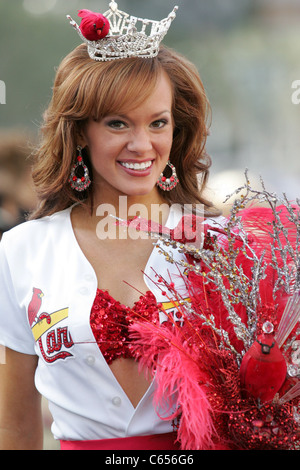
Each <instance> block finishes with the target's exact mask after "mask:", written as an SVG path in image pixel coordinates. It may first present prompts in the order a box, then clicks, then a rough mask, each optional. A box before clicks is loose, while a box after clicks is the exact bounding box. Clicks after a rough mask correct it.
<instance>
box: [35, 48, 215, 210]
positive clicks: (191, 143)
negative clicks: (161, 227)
mask: <svg viewBox="0 0 300 470" xmlns="http://www.w3.org/2000/svg"><path fill="white" fill-rule="evenodd" d="M162 73H163V75H164V77H165V79H166V77H168V80H169V87H170V88H171V90H172V106H171V109H170V104H169V103H167V108H166V107H164V106H162V107H161V106H160V107H159V109H155V111H154V112H155V113H163V112H165V111H168V113H169V114H167V115H164V114H159V115H158V116H155V117H154V120H153V121H152V122H151V123H147V125H148V126H149V125H150V124H151V130H152V133H158V134H160V133H161V132H163V134H165V126H166V125H165V124H164V121H165V120H166V117H167V118H168V122H169V124H167V128H170V127H169V126H170V124H171V122H170V121H171V120H172V121H173V126H174V129H173V136H172V137H173V142H172V148H171V152H170V162H171V163H172V164H173V165H174V167H175V168H176V172H177V175H178V178H179V181H180V184H178V185H177V187H176V188H175V189H174V190H173V191H172V192H168V193H166V192H164V191H161V190H159V191H160V194H161V197H163V198H164V199H165V200H166V201H167V202H174V203H181V204H199V203H200V204H201V203H203V204H204V206H205V208H206V211H207V213H208V214H209V213H214V208H213V206H212V205H211V204H210V203H209V202H208V201H206V200H205V199H204V198H203V196H202V190H203V189H204V186H205V183H206V180H207V177H208V171H209V167H210V158H209V156H208V155H207V154H206V152H205V143H206V137H207V126H208V125H209V124H208V119H209V111H210V107H209V103H208V100H207V98H206V95H205V92H204V88H203V85H202V82H201V79H200V77H199V74H198V71H197V70H196V68H195V66H194V65H193V64H191V63H190V62H189V61H188V60H187V59H186V58H184V57H182V56H181V55H180V54H178V53H176V52H174V51H172V50H170V49H168V48H166V47H164V46H161V47H160V50H159V53H158V56H157V57H154V58H152V59H149V60H144V59H141V58H136V57H133V58H130V59H127V60H117V61H111V62H96V61H93V60H91V59H90V57H89V55H88V53H87V47H86V45H81V46H78V47H77V48H76V49H75V50H74V51H73V52H71V53H70V54H69V55H68V56H67V57H66V58H65V59H64V60H63V61H62V63H61V65H60V67H59V68H58V71H57V76H56V80H55V83H54V88H53V98H52V100H51V103H50V105H49V107H48V109H47V111H46V113H45V122H44V126H43V129H42V131H43V136H44V138H43V141H42V142H41V146H40V149H39V150H38V155H37V157H38V159H37V164H36V166H35V170H34V174H33V176H34V179H35V181H36V186H37V191H38V193H39V197H40V205H39V207H38V209H37V211H36V212H35V213H34V214H33V216H32V217H34V218H39V217H42V216H44V215H49V214H51V213H54V212H56V211H57V210H62V209H65V208H66V207H68V206H70V204H73V203H75V202H78V201H81V202H82V201H86V200H88V199H89V200H90V197H91V195H92V194H93V192H94V185H93V184H92V185H91V186H90V188H89V189H88V191H86V192H84V193H83V194H77V193H76V192H74V191H72V189H71V188H70V185H69V182H68V181H69V175H70V171H71V167H72V165H73V164H74V161H76V147H77V145H78V144H79V143H80V142H82V139H83V138H84V135H85V132H86V129H87V126H88V125H91V122H92V121H94V124H93V128H94V127H95V125H96V123H100V122H102V124H103V122H104V121H102V120H103V119H104V118H105V119H106V118H107V117H109V116H110V120H111V124H110V132H111V133H113V132H121V133H124V132H125V131H124V129H122V130H121V129H120V126H121V127H122V126H126V123H123V122H122V117H123V116H124V115H126V114H127V113H128V112H129V111H132V110H133V108H138V107H139V106H140V105H141V104H142V103H144V102H145V101H146V100H147V99H148V98H149V97H150V96H151V94H152V93H153V91H154V90H155V88H156V87H157V84H158V80H159V79H160V78H161V76H162ZM170 111H171V113H172V116H170ZM91 120H92V121H91ZM113 121H114V122H113ZM157 127H158V129H157ZM117 128H118V129H117ZM102 145H105V142H102ZM83 158H84V161H85V163H86V165H87V167H88V168H89V171H90V174H91V179H92V181H93V171H94V168H93V165H92V164H91V155H90V149H89V148H88V146H87V147H85V148H84V149H83ZM126 158H128V157H126ZM133 160H134V158H133ZM130 163H132V162H130ZM133 163H136V162H135V161H134V162H133ZM199 181H200V187H199Z"/></svg>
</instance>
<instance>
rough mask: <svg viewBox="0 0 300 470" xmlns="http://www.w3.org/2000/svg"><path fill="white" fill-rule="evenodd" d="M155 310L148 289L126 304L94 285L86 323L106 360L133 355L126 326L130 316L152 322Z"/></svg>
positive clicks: (153, 297)
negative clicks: (93, 293) (87, 322)
mask: <svg viewBox="0 0 300 470" xmlns="http://www.w3.org/2000/svg"><path fill="white" fill-rule="evenodd" d="M157 312H158V306H157V302H156V299H155V296H154V295H153V294H152V292H150V291H148V292H147V293H146V294H145V295H143V296H141V297H140V299H139V300H138V301H137V302H136V303H135V304H134V306H133V308H129V307H126V306H125V305H122V304H121V303H120V302H118V301H116V300H115V299H114V298H113V297H111V295H110V294H109V293H108V292H106V291H103V290H100V289H97V294H96V298H95V300H94V304H93V307H92V311H91V315H90V325H91V328H92V331H93V334H94V337H95V340H96V342H97V344H98V346H99V348H100V350H101V352H102V354H103V356H104V358H105V360H106V361H107V363H108V364H111V363H112V362H113V361H114V360H115V359H118V358H120V357H123V358H131V357H133V352H132V350H131V345H130V338H129V326H130V325H131V324H132V322H133V321H134V320H139V321H140V320H141V319H143V320H144V321H151V322H156V319H157V318H158V316H157Z"/></svg>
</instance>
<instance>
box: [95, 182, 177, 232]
mask: <svg viewBox="0 0 300 470" xmlns="http://www.w3.org/2000/svg"><path fill="white" fill-rule="evenodd" d="M93 201H94V202H93V217H97V218H98V220H99V217H105V216H107V214H109V215H112V216H115V217H118V218H120V219H122V220H128V219H131V218H133V217H136V216H140V217H142V218H145V219H148V220H153V221H154V222H157V223H161V224H164V223H165V222H166V219H167V217H168V214H169V204H168V203H167V202H166V201H165V200H164V199H163V198H162V196H161V195H160V193H159V191H158V189H157V188H154V189H153V191H151V193H150V194H146V195H142V196H140V195H138V196H127V195H125V194H120V193H118V194H117V193H111V194H109V193H107V192H106V193H105V196H104V195H101V194H99V193H98V194H94V195H93Z"/></svg>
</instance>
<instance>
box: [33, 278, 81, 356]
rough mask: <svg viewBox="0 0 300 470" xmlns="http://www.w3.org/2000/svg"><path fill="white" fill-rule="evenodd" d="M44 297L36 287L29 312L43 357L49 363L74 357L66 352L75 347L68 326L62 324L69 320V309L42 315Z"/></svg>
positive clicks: (35, 337)
mask: <svg viewBox="0 0 300 470" xmlns="http://www.w3.org/2000/svg"><path fill="white" fill-rule="evenodd" d="M43 297H44V293H43V292H42V290H41V289H39V288H37V287H34V288H33V294H32V298H31V301H30V303H29V305H28V310H27V315H28V321H29V324H30V327H31V330H32V334H33V337H34V339H35V341H36V342H37V343H38V345H39V348H40V351H41V354H42V357H43V359H44V360H45V361H46V362H47V363H53V362H55V361H57V360H58V359H63V360H64V359H66V358H69V357H73V355H72V354H71V353H70V352H67V351H66V349H70V348H72V347H73V345H74V343H73V340H72V338H71V335H70V333H69V331H68V326H65V325H62V323H61V322H63V321H64V320H66V319H67V318H68V313H69V309H68V308H63V309H60V310H56V311H55V312H52V313H50V314H49V313H46V312H41V313H40V309H41V305H42V298H43ZM57 325H59V326H57Z"/></svg>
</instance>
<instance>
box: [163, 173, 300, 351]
mask: <svg viewBox="0 0 300 470" xmlns="http://www.w3.org/2000/svg"><path fill="white" fill-rule="evenodd" d="M245 180H246V182H245V184H244V185H243V186H241V187H240V188H238V189H237V190H236V191H235V192H234V193H233V194H231V195H229V196H227V199H226V200H228V199H229V198H232V196H233V195H235V196H236V199H235V201H234V203H233V205H232V209H231V213H230V216H229V218H228V220H227V224H226V227H222V228H223V230H224V231H225V233H226V239H227V242H228V246H227V249H226V252H224V250H223V249H222V247H221V245H220V244H219V240H218V237H217V236H215V237H214V236H212V237H211V241H212V246H211V247H210V249H205V248H203V247H202V248H195V247H194V246H193V245H188V244H182V243H180V242H177V241H173V240H170V239H169V238H167V237H166V236H164V235H160V236H158V237H157V238H158V242H159V243H158V246H159V249H160V251H161V253H162V254H163V255H164V256H165V258H166V259H167V261H169V262H171V263H177V264H178V265H180V266H182V267H183V268H184V269H185V270H186V272H189V271H193V272H195V273H196V274H198V275H200V276H203V282H204V284H205V283H207V284H208V283H210V289H211V288H212V287H211V286H212V285H213V286H214V289H215V290H217V291H218V292H219V293H220V294H221V297H222V301H223V303H224V306H225V307H226V310H227V312H228V319H229V320H230V322H231V323H232V325H233V327H234V331H235V334H236V337H237V338H238V339H240V340H242V341H243V344H244V348H245V351H246V350H248V349H249V347H250V346H251V345H252V343H253V341H254V340H255V339H256V334H257V321H258V309H259V307H260V306H261V304H262V301H261V298H260V285H261V282H262V281H263V280H264V279H266V268H267V267H268V266H271V267H272V268H273V270H274V273H275V280H274V284H273V296H274V299H276V293H277V292H278V291H279V290H281V292H283V291H284V292H285V293H286V294H287V295H291V294H293V293H294V292H298V291H299V289H300V256H299V255H300V252H299V248H300V215H299V206H300V201H299V200H296V205H297V206H298V210H295V206H294V205H293V204H291V203H290V202H289V201H288V199H287V197H286V195H283V198H279V197H278V196H277V195H276V194H274V193H270V192H268V191H267V190H266V188H265V186H264V182H263V181H262V180H261V186H262V190H260V191H259V190H254V189H253V188H252V187H251V185H250V181H249V178H248V172H247V170H246V172H245ZM262 204H263V206H264V207H268V208H269V209H271V213H272V216H273V221H272V222H270V229H269V230H268V234H269V236H270V237H271V240H272V246H271V250H269V251H271V256H270V255H269V258H268V259H266V258H265V251H262V253H261V254H260V256H258V255H257V254H256V251H255V248H252V246H251V239H249V238H251V228H250V229H249V228H247V230H246V229H245V228H244V226H243V222H242V220H241V217H240V216H239V214H240V211H241V210H243V209H245V208H246V207H249V206H250V205H252V206H254V205H256V206H257V205H262ZM280 206H282V208H284V209H286V211H287V214H288V216H287V217H288V220H289V222H290V223H291V224H292V225H293V233H294V234H295V239H292V240H291V238H290V234H289V231H288V229H287V228H286V227H285V225H284V223H283V222H282V220H281V217H280V216H281V214H282V208H280ZM258 230H259V228H258ZM212 231H213V228H212ZM254 231H255V229H254ZM237 239H239V241H240V242H241V243H240V244H239V248H238V249H236V248H235V246H236V241H237ZM169 246H171V247H172V248H174V249H177V250H178V251H180V252H181V253H185V254H187V255H192V257H193V259H194V263H193V264H190V263H188V262H187V261H184V260H182V261H179V262H178V261H174V258H173V256H172V254H171V253H170V252H169V251H168V250H167V247H169ZM164 247H166V249H165V248H164ZM268 248H270V247H268ZM241 251H242V254H243V255H244V257H245V258H247V259H248V260H249V264H250V265H251V276H247V275H246V274H245V273H244V271H243V269H242V267H241V266H239V265H238V263H237V257H238V256H239V254H240V252H241ZM279 261H280V262H279ZM203 267H205V268H206V269H203ZM298 298H299V296H298ZM298 298H297V302H298ZM291 302H292V301H291ZM238 304H239V305H242V306H243V307H244V308H245V310H246V313H247V324H244V323H243V321H242V320H241V318H240V316H239V315H238V314H237V312H236V305H238ZM295 305H296V307H295ZM293 306H294V307H293V310H292V311H293V313H292V318H293V322H294V323H293V325H294V326H295V325H296V324H297V322H298V320H299V310H300V306H299V307H297V306H298V304H295V301H294V303H293ZM188 308H189V309H190V310H192V307H191V305H188ZM297 308H298V310H297ZM287 310H288V307H287ZM194 313H195V312H194ZM196 314H197V315H200V316H201V319H202V320H203V322H204V323H205V324H207V325H210V326H211V328H212V329H213V330H214V331H215V332H216V333H217V334H218V335H219V337H220V340H221V341H223V342H224V344H225V345H226V347H228V348H229V349H230V350H232V351H233V352H234V353H235V354H236V356H238V354H237V353H236V351H235V350H234V348H233V347H232V345H231V344H230V340H229V337H228V334H227V332H226V331H225V330H223V329H219V328H217V327H216V324H215V321H214V317H213V315H209V316H207V317H206V316H205V314H202V313H201V314H199V313H196ZM287 318H288V320H286V321H287V322H289V321H290V318H289V317H287ZM285 328H287V327H286V326H285V327H284V328H283V330H284V332H283V333H282V332H281V333H280V334H281V336H282V335H283V334H286V330H285ZM237 359H238V360H239V359H240V358H238V357H237Z"/></svg>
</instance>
